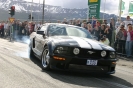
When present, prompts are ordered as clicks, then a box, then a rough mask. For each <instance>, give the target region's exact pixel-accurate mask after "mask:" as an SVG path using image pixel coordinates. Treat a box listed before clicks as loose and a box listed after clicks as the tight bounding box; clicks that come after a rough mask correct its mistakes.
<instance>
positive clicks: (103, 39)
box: [100, 35, 110, 45]
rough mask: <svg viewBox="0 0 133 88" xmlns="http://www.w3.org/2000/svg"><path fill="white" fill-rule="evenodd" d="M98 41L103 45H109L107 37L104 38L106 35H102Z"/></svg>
mask: <svg viewBox="0 0 133 88" xmlns="http://www.w3.org/2000/svg"><path fill="white" fill-rule="evenodd" d="M100 42H102V43H103V44H105V45H109V43H110V42H109V40H108V38H106V35H104V36H103V38H101V40H100Z"/></svg>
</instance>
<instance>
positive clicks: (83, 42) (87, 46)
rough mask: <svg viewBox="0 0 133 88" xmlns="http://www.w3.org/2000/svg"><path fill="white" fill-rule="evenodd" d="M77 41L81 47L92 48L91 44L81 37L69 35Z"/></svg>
mask: <svg viewBox="0 0 133 88" xmlns="http://www.w3.org/2000/svg"><path fill="white" fill-rule="evenodd" d="M69 37H71V38H72V39H73V40H74V41H76V42H77V43H78V44H79V46H80V47H81V48H86V49H92V47H91V45H90V44H89V43H88V42H86V41H85V40H83V39H82V38H80V37H74V36H69Z"/></svg>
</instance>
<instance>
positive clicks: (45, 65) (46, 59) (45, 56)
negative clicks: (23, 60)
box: [41, 46, 50, 70]
mask: <svg viewBox="0 0 133 88" xmlns="http://www.w3.org/2000/svg"><path fill="white" fill-rule="evenodd" d="M41 63H42V70H50V56H49V49H48V47H47V46H46V47H45V48H44V50H43V53H42V56H41Z"/></svg>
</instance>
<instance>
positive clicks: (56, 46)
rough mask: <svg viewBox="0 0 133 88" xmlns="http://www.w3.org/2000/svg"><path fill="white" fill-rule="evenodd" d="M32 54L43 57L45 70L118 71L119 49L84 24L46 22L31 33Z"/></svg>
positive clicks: (111, 72)
mask: <svg viewBox="0 0 133 88" xmlns="http://www.w3.org/2000/svg"><path fill="white" fill-rule="evenodd" d="M30 55H31V56H33V55H35V56H36V57H37V58H38V59H39V60H41V65H42V69H43V70H50V69H59V70H79V71H82V70H83V71H89V72H92V71H94V72H105V73H109V74H113V73H115V67H116V61H117V59H116V52H115V50H114V49H113V48H112V47H110V46H107V45H104V44H102V43H100V42H98V41H96V40H94V38H93V37H92V35H91V34H90V33H89V32H88V31H87V30H86V29H84V28H82V27H78V26H72V25H67V24H58V23H47V24H44V25H43V26H42V27H40V28H39V29H38V30H37V31H36V32H33V33H32V34H31V35H30Z"/></svg>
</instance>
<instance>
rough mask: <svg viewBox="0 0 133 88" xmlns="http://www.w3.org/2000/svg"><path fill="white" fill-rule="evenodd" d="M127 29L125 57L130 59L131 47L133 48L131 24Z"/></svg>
mask: <svg viewBox="0 0 133 88" xmlns="http://www.w3.org/2000/svg"><path fill="white" fill-rule="evenodd" d="M127 27H128V29H127V33H126V34H125V35H126V47H125V49H126V55H127V57H131V56H132V55H131V54H132V47H133V28H132V25H131V24H128V26H127Z"/></svg>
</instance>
